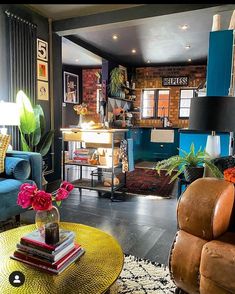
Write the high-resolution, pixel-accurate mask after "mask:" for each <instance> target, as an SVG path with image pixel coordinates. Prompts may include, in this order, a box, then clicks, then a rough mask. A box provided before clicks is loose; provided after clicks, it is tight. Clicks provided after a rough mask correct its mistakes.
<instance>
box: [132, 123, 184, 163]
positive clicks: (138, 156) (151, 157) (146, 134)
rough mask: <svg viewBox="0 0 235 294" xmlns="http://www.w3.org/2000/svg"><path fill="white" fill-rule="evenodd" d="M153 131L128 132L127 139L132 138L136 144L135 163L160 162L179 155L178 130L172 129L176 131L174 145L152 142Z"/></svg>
mask: <svg viewBox="0 0 235 294" xmlns="http://www.w3.org/2000/svg"><path fill="white" fill-rule="evenodd" d="M161 129H162V128H161ZM166 129H168V128H166ZM151 130H152V128H141V127H140V128H134V129H129V130H128V133H127V137H128V138H132V139H133V142H134V160H135V162H138V161H159V160H163V159H166V158H168V157H171V156H173V155H177V154H178V149H177V148H178V147H179V133H178V129H172V130H173V131H174V142H173V143H166V142H164V141H163V142H160V143H155V142H151Z"/></svg>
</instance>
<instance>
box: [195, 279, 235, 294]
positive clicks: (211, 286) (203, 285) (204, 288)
mask: <svg viewBox="0 0 235 294" xmlns="http://www.w3.org/2000/svg"><path fill="white" fill-rule="evenodd" d="M209 293H211V294H234V292H231V291H228V290H226V289H224V288H221V287H220V286H219V285H218V284H216V283H215V282H213V281H212V280H210V279H207V278H205V277H203V276H201V278H200V294H209Z"/></svg>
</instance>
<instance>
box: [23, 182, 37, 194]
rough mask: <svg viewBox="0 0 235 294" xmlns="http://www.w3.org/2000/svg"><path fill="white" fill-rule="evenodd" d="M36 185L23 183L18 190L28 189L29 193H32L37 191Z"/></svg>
mask: <svg viewBox="0 0 235 294" xmlns="http://www.w3.org/2000/svg"><path fill="white" fill-rule="evenodd" d="M37 189H38V188H37V186H36V185H33V184H29V183H24V184H22V185H21V186H20V191H28V192H29V193H31V194H33V193H35V192H36V191H37Z"/></svg>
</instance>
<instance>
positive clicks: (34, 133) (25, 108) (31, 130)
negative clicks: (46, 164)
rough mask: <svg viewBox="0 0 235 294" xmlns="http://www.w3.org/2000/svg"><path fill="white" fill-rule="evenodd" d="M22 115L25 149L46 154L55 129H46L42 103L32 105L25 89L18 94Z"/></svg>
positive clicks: (22, 136)
mask: <svg viewBox="0 0 235 294" xmlns="http://www.w3.org/2000/svg"><path fill="white" fill-rule="evenodd" d="M16 103H17V106H18V110H19V115H20V125H19V131H20V139H21V145H22V149H23V151H31V152H39V153H41V155H42V157H43V156H45V155H46V154H47V153H48V151H49V149H50V147H51V144H52V140H53V136H54V130H49V131H45V128H46V122H45V116H44V112H43V109H42V107H41V106H40V105H38V104H37V105H35V106H34V107H33V106H32V104H31V102H30V100H29V98H28V97H27V96H26V94H25V93H24V92H23V91H19V92H18V93H17V96H16Z"/></svg>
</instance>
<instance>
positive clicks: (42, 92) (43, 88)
mask: <svg viewBox="0 0 235 294" xmlns="http://www.w3.org/2000/svg"><path fill="white" fill-rule="evenodd" d="M37 98H38V100H46V101H47V100H49V87H48V82H43V81H38V95H37Z"/></svg>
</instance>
